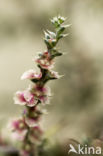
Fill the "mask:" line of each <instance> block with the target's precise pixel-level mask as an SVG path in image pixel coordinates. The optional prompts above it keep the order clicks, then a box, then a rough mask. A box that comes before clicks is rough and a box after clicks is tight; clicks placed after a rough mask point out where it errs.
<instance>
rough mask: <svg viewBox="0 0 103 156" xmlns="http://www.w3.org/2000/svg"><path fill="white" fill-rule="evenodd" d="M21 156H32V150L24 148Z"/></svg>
mask: <svg viewBox="0 0 103 156" xmlns="http://www.w3.org/2000/svg"><path fill="white" fill-rule="evenodd" d="M20 156H30V151H26V150H22V151H20Z"/></svg>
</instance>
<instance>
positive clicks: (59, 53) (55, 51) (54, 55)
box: [50, 49, 62, 59]
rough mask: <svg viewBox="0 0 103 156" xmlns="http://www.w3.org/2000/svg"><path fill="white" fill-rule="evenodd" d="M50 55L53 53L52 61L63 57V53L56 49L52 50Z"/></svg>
mask: <svg viewBox="0 0 103 156" xmlns="http://www.w3.org/2000/svg"><path fill="white" fill-rule="evenodd" d="M50 53H51V58H52V59H53V58H55V57H57V56H61V55H62V53H61V52H59V51H58V50H56V49H52V50H51V51H50Z"/></svg>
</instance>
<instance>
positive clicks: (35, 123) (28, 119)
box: [25, 116, 38, 127]
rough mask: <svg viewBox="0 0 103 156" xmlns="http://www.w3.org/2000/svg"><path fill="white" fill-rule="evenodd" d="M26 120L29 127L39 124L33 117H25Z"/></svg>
mask: <svg viewBox="0 0 103 156" xmlns="http://www.w3.org/2000/svg"><path fill="white" fill-rule="evenodd" d="M25 122H26V124H27V125H28V126H29V127H35V126H38V123H37V120H35V118H33V117H28V116H27V117H25Z"/></svg>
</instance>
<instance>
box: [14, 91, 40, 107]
mask: <svg viewBox="0 0 103 156" xmlns="http://www.w3.org/2000/svg"><path fill="white" fill-rule="evenodd" d="M14 100H15V104H20V105H27V106H29V107H33V106H35V105H36V104H37V102H38V100H37V99H36V98H35V96H34V95H33V94H32V93H31V92H30V91H29V90H25V91H18V92H16V96H15V97H14Z"/></svg>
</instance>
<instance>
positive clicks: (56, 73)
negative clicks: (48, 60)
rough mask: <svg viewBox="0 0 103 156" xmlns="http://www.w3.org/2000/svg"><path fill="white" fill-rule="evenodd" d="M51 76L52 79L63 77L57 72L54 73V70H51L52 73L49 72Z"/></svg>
mask: <svg viewBox="0 0 103 156" xmlns="http://www.w3.org/2000/svg"><path fill="white" fill-rule="evenodd" d="M49 75H50V77H51V78H54V79H59V78H60V77H62V76H60V75H59V74H58V72H55V71H53V70H50V71H49Z"/></svg>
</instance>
